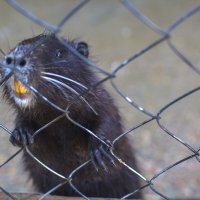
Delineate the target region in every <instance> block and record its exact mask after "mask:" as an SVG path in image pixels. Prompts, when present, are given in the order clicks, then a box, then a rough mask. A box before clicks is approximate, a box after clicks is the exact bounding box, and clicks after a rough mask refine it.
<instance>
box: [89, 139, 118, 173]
mask: <svg viewBox="0 0 200 200" xmlns="http://www.w3.org/2000/svg"><path fill="white" fill-rule="evenodd" d="M104 141H105V143H106V144H108V146H107V145H105V144H104V143H102V142H101V141H98V140H97V139H96V138H94V139H92V140H90V144H89V154H90V155H89V156H90V158H91V161H92V163H93V165H94V167H95V168H96V170H97V171H99V169H103V170H104V171H106V172H108V171H109V170H108V167H107V165H109V164H110V163H111V164H112V165H114V166H115V162H114V159H113V156H112V154H111V152H110V149H111V148H112V144H111V142H110V141H109V140H104Z"/></svg>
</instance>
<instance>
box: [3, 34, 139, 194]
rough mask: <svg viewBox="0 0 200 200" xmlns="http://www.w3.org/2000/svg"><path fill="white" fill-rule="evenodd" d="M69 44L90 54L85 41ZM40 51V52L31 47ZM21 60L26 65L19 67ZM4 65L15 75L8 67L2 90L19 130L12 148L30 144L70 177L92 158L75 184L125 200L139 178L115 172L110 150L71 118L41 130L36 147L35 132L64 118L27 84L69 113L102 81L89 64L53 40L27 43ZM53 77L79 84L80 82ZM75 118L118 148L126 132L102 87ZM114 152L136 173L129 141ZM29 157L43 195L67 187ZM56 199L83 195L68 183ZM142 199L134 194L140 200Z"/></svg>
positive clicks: (121, 168)
mask: <svg viewBox="0 0 200 200" xmlns="http://www.w3.org/2000/svg"><path fill="white" fill-rule="evenodd" d="M66 42H67V43H68V44H69V45H70V46H71V47H73V48H74V49H76V50H77V51H78V52H79V53H80V54H82V55H83V56H85V57H87V56H88V47H87V44H86V43H83V42H78V41H66ZM34 45H36V47H35V48H34V49H32V48H33V46H34ZM30 49H32V51H30ZM27 52H28V53H27ZM25 54H26V57H24V58H23V56H24V55H25ZM18 59H21V60H20V62H18ZM17 62H18V63H17ZM3 63H4V67H2V68H3V69H2V70H1V71H2V74H4V75H5V73H6V70H8V71H9V69H7V67H6V66H8V68H13V67H14V72H13V73H14V75H13V76H12V77H11V78H10V80H8V81H7V83H6V84H5V87H4V93H5V96H6V98H7V99H8V100H9V102H10V103H11V105H12V106H13V107H14V108H15V110H16V114H17V116H16V128H15V130H14V131H13V136H11V142H12V143H13V144H14V145H19V146H23V145H28V148H29V150H30V151H31V153H32V154H33V155H34V156H36V157H37V158H38V159H39V160H40V161H41V162H43V163H44V164H45V165H47V166H48V167H49V168H51V169H53V170H54V171H56V172H58V173H60V174H62V175H63V176H66V177H68V175H69V174H70V173H71V172H72V171H73V170H74V169H76V168H77V167H78V166H79V165H81V164H82V163H84V162H85V161H87V160H88V159H91V160H93V162H90V163H89V164H88V165H87V166H85V167H84V168H82V169H81V170H80V171H78V172H77V173H76V174H75V175H74V176H73V181H72V183H73V184H74V185H75V186H76V187H77V189H78V190H80V192H82V193H83V194H85V195H86V196H91V197H92V196H93V197H116V198H119V197H122V196H123V195H125V194H127V193H129V192H132V191H134V190H135V189H137V188H139V187H140V184H139V178H138V176H136V175H134V173H131V172H130V171H129V170H127V168H125V167H124V166H123V165H121V164H119V163H118V162H117V161H115V165H116V166H114V164H113V160H112V158H111V154H110V152H109V151H108V149H107V148H106V146H105V145H102V144H101V143H100V142H99V141H98V140H97V139H96V138H94V137H93V136H91V135H90V134H89V133H88V132H86V130H83V129H82V128H80V127H78V126H77V125H75V124H73V123H72V122H70V121H69V120H68V119H67V118H66V117H63V118H61V119H59V120H58V121H57V122H55V123H53V124H51V125H50V126H48V127H47V128H45V129H44V130H42V131H41V132H40V133H39V134H37V135H36V136H35V137H34V142H33V138H32V135H33V133H34V132H35V131H37V130H38V129H39V128H41V127H42V126H44V125H45V124H47V123H48V122H50V121H51V120H53V119H54V118H56V117H57V116H59V115H60V114H62V113H61V112H60V111H59V110H58V109H56V108H54V107H52V106H50V105H49V104H48V103H47V102H46V101H45V100H44V99H42V98H41V97H40V96H38V95H37V94H34V93H33V92H32V91H31V90H30V89H29V88H28V86H30V85H31V86H33V87H34V88H35V89H37V90H38V91H39V92H40V93H41V94H42V95H43V96H45V97H47V99H48V100H49V101H50V102H52V103H54V104H56V105H57V106H58V107H59V108H61V109H65V108H66V107H67V106H68V103H69V102H70V100H72V99H73V98H74V97H75V96H76V95H77V94H78V93H79V94H80V93H82V92H84V91H85V90H86V89H87V88H90V86H91V85H94V84H95V83H97V82H98V81H99V79H98V77H97V76H96V74H95V72H94V71H92V69H91V67H90V66H88V64H86V63H85V62H83V61H82V60H81V59H79V58H78V57H76V56H75V55H73V54H72V53H71V52H70V51H68V50H67V48H66V47H65V46H64V45H63V44H62V43H61V42H60V41H59V40H58V39H57V38H56V37H55V36H54V35H39V36H37V37H35V38H31V39H28V40H25V41H22V42H21V43H19V44H18V45H17V47H16V48H15V49H13V50H12V51H10V52H9V53H8V54H7V55H6V57H5V59H4V61H3ZM9 66H10V67H9ZM52 73H53V74H54V75H52ZM55 74H56V75H61V76H63V77H67V78H70V79H72V80H75V81H76V83H74V82H72V81H69V80H66V79H64V78H63V77H58V76H55ZM45 77H46V78H45ZM53 79H54V80H53ZM55 80H56V81H57V82H56V81H55ZM60 82H61V83H63V84H67V85H68V86H70V87H71V88H72V89H73V90H72V89H69V88H66V85H65V86H64V85H63V84H61V83H60ZM22 83H23V84H22ZM78 83H80V84H78ZM25 85H26V86H25ZM61 89H62V90H61ZM74 91H76V92H74ZM75 93H76V94H75ZM88 104H89V105H88ZM92 108H93V109H94V110H95V111H96V113H97V114H96V113H95V111H94V110H93V109H92ZM69 116H70V117H71V118H72V119H73V120H74V121H76V122H78V123H79V124H81V125H82V126H84V127H86V128H87V129H89V130H91V131H92V132H94V133H95V134H96V135H97V136H98V137H100V138H102V139H103V140H104V141H106V142H107V141H108V140H109V141H111V142H112V141H113V140H114V139H115V138H116V137H117V136H118V135H119V134H120V133H122V132H123V130H122V125H121V119H120V116H119V114H118V109H117V108H116V106H115V104H114V102H113V100H112V98H111V97H110V95H109V94H108V92H107V91H106V90H105V89H104V88H103V86H102V85H99V86H97V87H94V88H93V89H92V90H91V91H90V92H89V93H88V94H87V95H85V96H84V99H82V100H78V101H76V102H75V103H74V104H72V106H70V108H69ZM114 152H115V153H116V154H117V155H118V156H119V157H120V158H122V159H123V160H124V161H126V163H127V164H128V165H130V166H131V167H132V168H133V169H135V170H136V171H138V168H137V164H136V161H135V157H134V154H132V152H131V146H130V144H129V142H128V139H127V137H123V138H121V139H120V140H119V142H117V143H116V145H115V146H114ZM23 157H24V165H25V167H26V169H27V171H28V172H29V173H30V177H31V178H32V179H33V183H34V186H35V187H36V189H37V190H38V191H40V192H43V193H45V192H47V191H49V190H50V189H52V188H53V187H55V186H56V185H58V184H59V183H62V182H63V181H64V180H63V179H62V178H60V177H58V176H56V175H54V174H53V173H51V172H49V171H48V170H47V169H45V168H44V167H43V166H41V165H40V164H38V163H37V162H36V161H35V160H34V159H33V158H31V157H30V156H29V155H28V154H27V152H26V151H24V154H23ZM97 169H98V170H97ZM53 194H57V195H66V196H77V195H78V194H77V193H76V192H75V191H74V190H73V189H71V187H70V186H69V184H68V183H67V184H65V185H63V186H62V187H60V188H59V189H57V190H55V191H54V192H53ZM140 195H141V194H140V193H136V195H135V196H134V197H140Z"/></svg>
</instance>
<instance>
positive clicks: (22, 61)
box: [19, 59, 26, 67]
mask: <svg viewBox="0 0 200 200" xmlns="http://www.w3.org/2000/svg"><path fill="white" fill-rule="evenodd" d="M25 65H26V60H25V59H22V60H21V61H20V62H19V66H21V67H24V66H25Z"/></svg>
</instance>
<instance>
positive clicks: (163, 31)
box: [0, 0, 200, 199]
mask: <svg viewBox="0 0 200 200" xmlns="http://www.w3.org/2000/svg"><path fill="white" fill-rule="evenodd" d="M6 2H7V3H8V4H9V5H10V9H16V10H17V11H18V12H19V13H21V14H22V15H24V16H25V17H26V18H28V19H29V20H31V21H33V22H34V23H36V24H38V25H39V26H41V27H43V28H45V29H46V30H47V31H49V32H51V35H52V34H55V36H56V37H57V38H58V40H59V41H60V42H61V43H62V44H64V45H65V47H66V48H67V49H68V50H69V51H70V52H71V53H72V54H73V55H74V56H77V57H78V59H80V60H81V62H84V63H86V64H87V65H89V66H91V67H92V68H94V69H95V70H96V71H97V72H99V73H101V77H102V79H101V80H99V81H98V82H97V83H95V84H94V85H92V86H91V87H90V88H86V90H84V92H82V93H78V94H76V97H75V98H74V99H72V100H71V101H70V103H69V104H68V105H66V107H67V108H66V109H63V108H61V107H59V106H58V105H56V104H55V102H52V101H51V100H50V99H48V98H46V96H44V94H42V93H40V91H38V90H37V89H36V88H34V87H31V86H30V85H29V86H27V87H29V89H30V90H32V91H33V92H34V93H35V94H36V95H38V96H40V97H41V98H42V99H43V101H44V102H46V103H47V104H49V106H52V107H54V108H55V109H57V110H59V111H60V112H61V113H62V114H61V115H60V116H58V118H56V119H53V120H51V121H49V122H48V123H47V124H45V125H44V126H43V127H40V129H38V130H37V131H36V132H35V133H33V135H34V136H36V135H37V134H40V131H41V130H43V129H46V128H48V126H50V125H51V124H53V123H56V121H57V120H58V119H60V118H61V117H64V116H66V117H67V118H68V120H70V121H71V123H73V124H74V125H75V126H79V127H80V128H81V129H84V130H85V131H86V132H88V134H91V135H92V136H93V137H95V139H96V140H99V141H100V142H102V143H105V141H104V140H102V139H101V138H99V137H98V136H96V135H95V132H94V133H93V131H91V130H90V129H88V128H87V127H85V126H83V125H82V124H80V123H79V122H77V121H75V120H73V119H72V118H71V117H70V115H69V114H68V112H70V108H71V106H72V107H73V104H75V103H76V102H77V101H84V102H85V103H86V104H87V105H88V107H89V108H90V109H92V110H93V109H94V110H95V108H93V107H92V106H91V105H90V102H87V101H86V100H85V99H84V97H85V95H86V94H88V93H90V91H91V90H92V89H93V88H95V87H98V86H99V85H101V84H105V83H110V86H111V90H114V91H116V92H117V93H118V95H119V96H120V97H121V99H123V100H125V101H124V103H123V104H129V105H130V106H131V107H133V108H134V109H135V110H134V109H133V111H129V112H132V113H133V115H134V113H135V111H137V112H138V113H143V114H144V116H145V118H146V119H145V120H143V121H142V122H138V123H137V124H136V123H135V122H134V123H133V124H134V125H132V127H131V128H129V129H127V130H125V131H124V132H122V133H120V135H119V136H118V137H116V138H115V139H114V140H112V141H111V146H110V145H108V144H107V143H105V145H108V147H109V150H110V152H111V154H112V155H113V157H114V159H115V161H116V162H119V163H120V164H121V165H124V167H125V168H127V169H128V170H129V171H130V172H131V173H132V174H134V176H135V174H136V175H137V176H138V177H139V178H140V179H141V183H142V186H141V188H138V189H137V190H134V191H130V193H127V194H124V196H122V197H121V198H122V199H125V198H130V197H134V194H135V193H137V192H139V191H142V192H143V193H144V194H145V192H146V189H149V190H151V191H152V193H154V194H156V195H158V196H159V197H162V198H164V199H170V197H169V196H168V194H167V193H164V192H162V190H160V189H158V188H159V186H157V185H156V181H157V180H158V179H159V178H160V176H162V175H165V174H168V176H170V173H171V171H172V169H175V168H181V166H182V165H183V164H184V163H186V162H194V160H197V161H199V157H198V156H199V148H198V147H197V145H191V144H190V142H188V141H187V140H185V139H183V138H182V137H181V134H178V133H177V132H176V131H174V128H172V127H170V124H168V123H165V122H163V121H162V119H163V118H165V115H168V112H170V109H172V108H174V107H179V103H180V102H182V101H184V100H185V99H188V98H189V97H191V96H193V95H194V93H195V94H197V93H198V91H199V89H200V87H199V86H198V85H197V86H196V87H194V88H192V89H189V90H188V91H186V92H184V93H183V94H182V95H180V94H178V95H176V94H173V95H174V97H173V100H171V101H169V102H167V103H165V105H164V106H162V107H161V108H160V109H157V110H156V111H155V112H152V111H151V109H149V108H146V107H145V106H143V103H140V102H138V101H135V100H134V98H130V97H129V95H127V94H126V91H129V90H133V89H132V88H134V87H139V86H133V85H128V86H127V88H125V89H122V88H121V87H120V86H119V85H120V84H118V81H116V80H117V78H118V77H119V76H120V73H121V72H123V70H126V69H127V66H128V65H129V64H132V65H133V67H134V62H136V60H138V59H139V58H143V57H144V56H145V55H146V53H148V52H151V51H153V49H155V48H157V47H158V46H160V45H162V44H165V45H167V47H166V48H168V49H170V52H171V53H172V54H173V56H174V55H175V56H177V58H178V59H180V61H181V62H180V65H182V64H184V65H185V64H186V65H187V67H188V69H189V71H188V73H190V71H191V73H193V72H194V73H195V76H196V75H197V76H198V75H199V73H200V69H199V68H198V66H197V65H196V64H194V62H193V61H191V59H190V58H189V57H190V56H188V55H187V54H185V53H183V52H182V51H181V50H180V48H178V47H177V45H176V42H174V40H173V38H174V36H173V34H174V33H175V31H176V30H177V29H179V28H180V27H181V26H184V24H185V23H187V22H188V20H189V19H191V18H192V17H193V16H196V15H197V13H198V12H199V11H200V4H196V5H194V6H193V7H192V8H191V9H189V10H187V11H185V12H184V14H183V15H180V16H179V17H178V18H176V19H175V20H173V21H172V22H171V23H170V25H169V26H168V27H167V28H162V27H161V26H159V25H158V24H157V23H155V22H154V21H152V20H151V19H150V18H148V16H146V15H145V14H144V13H143V12H141V11H140V10H139V9H138V8H137V7H136V6H135V4H134V1H128V0H122V1H117V2H115V4H118V5H120V6H121V7H123V8H125V9H126V10H127V11H129V12H130V13H131V14H132V16H129V17H132V18H133V20H138V21H139V22H142V23H143V24H144V25H145V26H146V27H147V28H148V29H151V30H152V31H154V32H155V33H156V37H157V39H155V40H154V41H153V42H151V43H149V44H148V45H146V46H145V48H142V49H141V50H140V51H138V52H136V53H135V52H133V53H132V55H131V56H130V57H128V58H126V59H122V60H121V61H120V62H115V63H113V68H114V69H113V70H112V71H111V72H110V71H108V70H105V68H102V67H101V66H99V65H97V64H95V63H94V62H92V61H91V60H89V59H87V58H85V57H84V56H82V55H81V54H80V53H79V52H77V51H76V50H74V48H72V47H71V46H70V45H69V44H68V43H66V41H65V40H63V38H62V37H61V36H60V35H59V33H60V32H61V31H62V29H63V27H64V26H67V23H68V22H69V21H70V20H71V18H72V17H73V16H74V15H77V14H78V13H79V12H80V11H81V10H82V9H84V8H85V7H87V6H88V5H89V4H90V3H92V2H90V1H88V0H83V1H80V2H79V3H77V4H74V5H73V8H72V9H71V11H69V12H67V14H65V16H63V17H61V20H60V22H59V23H57V24H51V23H49V22H47V21H46V20H42V19H41V18H39V17H37V16H35V15H34V14H33V13H31V12H30V11H29V10H27V9H25V8H24V7H23V5H20V4H18V3H17V2H16V1H14V0H7V1H6ZM102 3H103V2H102ZM104 3H105V2H104ZM170 3H171V4H173V2H170ZM197 3H199V2H197ZM47 9H48V8H47ZM13 12H14V11H13ZM168 12H169V15H170V10H169V11H168ZM58 14H59V13H58ZM12 20H15V19H12ZM197 25H198V24H197ZM110 26H112V24H111V25H110ZM192 29H193V32H192V33H194V35H195V34H197V33H196V27H192ZM123 34H124V35H125V36H127V35H129V34H130V31H129V29H127V28H125V29H124V31H123ZM141 34H142V33H141ZM179 34H180V33H179ZM49 37H50V36H48V34H47V38H45V39H44V40H42V42H40V43H39V44H37V45H36V46H35V47H34V48H31V50H29V51H28V52H26V54H25V55H26V56H27V55H29V54H30V53H31V52H32V51H34V50H35V49H36V48H38V46H39V45H41V44H42V43H43V42H44V41H45V40H48V38H49ZM83 37H84V36H83ZM178 38H179V36H178ZM185 40H186V39H185V38H184V39H183V41H185ZM134 42H135V41H134V40H133V45H134ZM196 42H198V41H196ZM106 48H109V46H106V47H105V49H106ZM117 51H120V48H119V50H117ZM2 54H4V53H3V52H2ZM166 57H167V55H166ZM143 59H144V58H143ZM21 60H22V58H19V60H17V61H16V63H20V61H21ZM161 62H162V61H161ZM169 62H170V59H169ZM147 63H148V61H147ZM4 65H5V64H4V63H3V61H2V62H1V66H2V67H5V66H4ZM171 65H173V63H171ZM15 67H16V64H14V67H13V68H12V69H11V70H10V71H9V73H8V74H6V75H5V76H3V77H2V78H1V85H4V84H5V82H6V81H9V79H10V78H11V76H12V74H13V71H14V70H15ZM146 67H147V68H148V65H147V66H146ZM170 70H172V72H171V75H172V76H173V75H174V73H173V68H170ZM145 71H148V70H145ZM155 71H156V70H155ZM155 71H154V72H153V73H154V74H155V73H157V76H156V78H158V79H159V75H160V73H161V72H160V71H159V72H155ZM146 73H147V72H146ZM129 75H130V74H129ZM178 75H180V74H177V76H178ZM130 76H133V77H134V75H133V74H131V75H130ZM146 76H147V75H146ZM148 76H151V75H148ZM183 81H184V78H183ZM143 82H144V87H147V88H148V85H145V79H144V80H143ZM132 83H133V84H134V80H133V82H132ZM156 83H157V82H156ZM156 83H155V85H156ZM76 84H77V83H76ZM167 84H168V85H170V81H169V82H168V83H167ZM177 84H182V83H177ZM125 85H126V84H125ZM158 85H159V84H158ZM160 85H161V84H160ZM82 87H84V86H83V85H82ZM170 87H172V88H173V87H175V86H174V85H171V86H170ZM162 90H164V89H163V88H161V89H160V91H162ZM140 91H141V93H143V91H142V89H141V90H140ZM127 93H129V92H127ZM162 94H163V93H162V92H161V94H160V95H162ZM139 95H141V94H139ZM163 95H165V94H163ZM175 95H176V96H175ZM141 98H143V97H141ZM195 98H196V96H195ZM136 99H137V98H136ZM155 101H156V102H158V104H159V99H155ZM125 102H126V103H125ZM191 104H192V103H189V104H188V103H185V105H186V106H184V107H185V108H188V109H191V108H190V107H191ZM152 110H153V109H152ZM180 110H182V108H180ZM180 110H179V111H180ZM196 110H198V108H196ZM94 112H95V111H94ZM181 112H182V113H176V115H175V114H174V115H170V121H173V122H174V121H175V123H176V121H178V119H179V117H180V116H181V115H187V113H184V111H181ZM132 113H131V115H132ZM2 115H3V113H2ZM188 117H190V116H188ZM192 119H193V118H192ZM195 120H196V119H195ZM154 122H156V124H157V127H159V128H160V129H161V130H162V131H161V133H160V135H158V136H157V137H158V138H162V136H161V134H162V132H164V133H165V134H167V135H168V136H170V137H169V138H170V140H171V139H172V140H174V141H176V142H175V143H173V145H174V146H176V145H181V148H182V147H183V149H184V150H183V151H185V149H187V150H189V154H188V156H182V155H179V157H178V158H179V159H177V157H176V153H177V152H176V149H174V148H175V147H174V146H173V147H172V146H170V147H169V149H171V151H170V152H173V154H170V155H169V160H170V161H171V160H174V159H173V157H174V158H176V161H175V162H170V163H171V164H167V165H165V166H163V167H160V171H157V172H154V175H153V176H152V177H150V178H147V177H146V175H145V173H146V172H145V168H146V166H147V165H148V164H147V161H148V159H147V161H145V160H143V161H141V160H140V162H139V163H141V164H142V166H141V167H142V169H143V170H141V172H138V171H136V170H135V169H134V168H133V167H131V166H129V165H128V164H127V161H126V160H122V159H121V158H120V157H118V156H117V155H116V154H115V151H114V150H113V147H115V143H117V142H118V141H119V140H121V139H122V138H123V137H124V136H125V135H131V136H132V139H133V143H134V137H136V136H135V134H134V133H135V132H137V131H138V130H140V129H142V127H144V126H146V125H147V124H152V123H154ZM187 123H188V122H187V121H185V124H181V127H183V128H182V129H181V130H183V129H185V130H186V131H187V126H188V125H187ZM1 129H3V130H4V134H8V135H12V131H11V130H9V129H8V128H7V127H6V126H5V125H4V124H3V123H2V124H1ZM197 131H198V128H197ZM141 132H142V131H141ZM2 134H3V133H2ZM188 134H189V133H188ZM141 135H142V133H141ZM163 137H164V136H163ZM141 138H143V140H145V138H146V137H145V136H142V137H141ZM141 138H140V139H139V140H141ZM146 140H148V139H146ZM162 140H165V139H162ZM193 140H194V141H196V140H197V139H196V138H193ZM167 141H168V139H166V142H167ZM164 142H165V141H164ZM151 145H152V146H156V148H157V150H156V152H159V147H160V146H159V145H160V144H159V143H158V142H155V143H153V144H151ZM136 146H137V145H136ZM149 147H150V146H149ZM154 148H155V147H154ZM137 149H138V151H140V148H139V147H138V148H137ZM22 150H25V151H26V152H27V153H28V155H29V156H30V157H32V158H33V160H34V161H35V162H36V163H37V164H38V165H41V166H42V167H43V168H45V169H46V170H48V171H50V172H51V173H52V174H54V175H56V176H59V177H61V178H62V179H63V181H61V182H60V184H59V185H56V186H55V187H54V188H50V190H49V191H47V192H46V193H45V194H43V195H41V198H40V199H43V198H45V197H46V196H47V195H49V194H51V193H52V192H53V191H54V190H57V189H59V187H62V186H63V185H67V184H69V185H70V186H71V187H72V189H73V190H75V191H76V192H77V196H82V197H84V198H86V199H87V198H89V197H87V196H86V194H83V193H82V191H80V190H79V189H78V187H76V185H73V179H75V176H76V173H77V172H78V171H79V170H81V169H82V168H85V167H87V164H88V163H90V162H91V160H85V162H84V163H83V164H82V165H77V167H76V168H74V170H73V171H71V173H70V175H69V176H68V177H65V176H64V175H63V174H58V173H57V172H56V171H54V169H51V168H50V167H49V166H48V165H46V164H44V163H43V162H42V160H40V159H39V158H38V157H37V156H36V155H34V154H32V153H31V151H30V150H29V147H28V146H25V147H23V148H20V149H19V150H18V151H17V152H16V153H14V154H13V155H12V156H10V157H9V158H7V159H6V161H3V162H2V163H1V165H0V168H1V169H3V168H6V166H7V165H8V164H9V163H12V162H13V159H14V158H15V156H16V155H18V154H21V153H22ZM141 151H146V152H148V151H150V150H149V149H148V148H145V149H144V148H143V149H141ZM162 153H163V152H162ZM166 154H167V153H166ZM152 157H154V156H153V155H152ZM113 167H114V166H113ZM139 168H140V165H139ZM184 173H185V174H186V173H190V172H187V171H184ZM171 176H174V174H172V175H171ZM192 178H193V179H195V178H196V179H198V177H195V176H193V177H192ZM198 181H199V179H198ZM198 181H197V182H195V184H197V183H198ZM122 184H123V183H122ZM163 185H165V183H163ZM0 186H1V187H0V188H1V190H2V192H4V193H5V194H6V195H7V196H8V197H10V198H11V199H16V198H15V197H14V196H13V195H12V194H11V193H10V192H9V191H8V190H7V189H5V188H4V187H3V184H2V183H1V185H0ZM163 187H164V186H163ZM185 187H186V188H189V189H188V190H190V186H188V185H187V184H186V185H185ZM197 188H198V185H197ZM170 196H171V195H170ZM180 196H182V195H181V194H180Z"/></svg>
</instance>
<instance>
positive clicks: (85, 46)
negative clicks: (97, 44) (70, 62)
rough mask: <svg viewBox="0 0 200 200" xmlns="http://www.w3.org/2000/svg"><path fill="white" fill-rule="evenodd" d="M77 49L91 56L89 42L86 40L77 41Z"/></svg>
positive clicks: (86, 55)
mask: <svg viewBox="0 0 200 200" xmlns="http://www.w3.org/2000/svg"><path fill="white" fill-rule="evenodd" d="M76 50H77V51H78V52H79V53H80V54H81V55H83V56H85V57H88V56H89V47H88V44H87V43H85V42H82V41H80V42H77V44H76Z"/></svg>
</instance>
